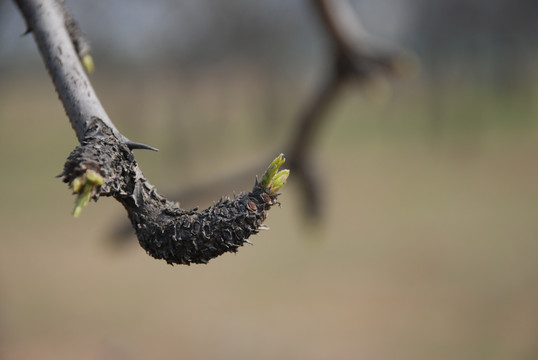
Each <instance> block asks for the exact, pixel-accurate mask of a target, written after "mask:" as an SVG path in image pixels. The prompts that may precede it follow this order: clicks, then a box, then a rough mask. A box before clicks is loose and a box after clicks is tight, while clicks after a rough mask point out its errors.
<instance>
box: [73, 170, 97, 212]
mask: <svg viewBox="0 0 538 360" xmlns="http://www.w3.org/2000/svg"><path fill="white" fill-rule="evenodd" d="M103 183H104V179H103V177H102V176H101V175H100V174H99V173H98V172H96V171H95V170H87V171H86V172H85V173H84V175H82V176H79V177H77V178H76V179H74V180H73V182H72V183H71V187H72V188H73V191H74V192H75V193H76V194H77V199H76V200H75V209H74V210H73V216H74V217H78V216H79V215H80V213H81V212H82V209H83V208H84V207H85V206H86V205H87V204H88V202H89V201H90V198H91V197H92V196H93V195H94V194H95V193H96V192H97V189H98V188H99V186H101V185H103Z"/></svg>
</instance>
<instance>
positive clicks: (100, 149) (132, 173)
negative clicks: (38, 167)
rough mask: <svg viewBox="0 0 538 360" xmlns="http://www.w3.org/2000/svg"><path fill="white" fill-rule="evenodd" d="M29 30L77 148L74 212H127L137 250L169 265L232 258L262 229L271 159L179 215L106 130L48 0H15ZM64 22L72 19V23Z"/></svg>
mask: <svg viewBox="0 0 538 360" xmlns="http://www.w3.org/2000/svg"><path fill="white" fill-rule="evenodd" d="M15 1H16V3H17V5H18V6H19V9H20V10H21V12H22V14H23V16H24V18H25V20H26V23H27V26H28V28H29V29H30V30H31V31H32V33H33V35H34V38H35V40H36V42H37V44H38V47H39V50H40V52H41V55H42V57H43V60H44V62H45V65H46V67H47V69H48V71H49V75H50V76H51V78H52V80H53V82H54V85H55V87H56V91H57V92H58V95H59V96H60V99H61V101H62V103H63V105H64V108H65V111H66V113H67V116H68V117H69V119H70V121H71V125H72V126H73V129H74V130H75V132H76V134H77V137H78V139H79V141H80V143H81V145H80V146H77V147H76V148H75V149H74V150H73V152H72V153H71V154H70V155H69V158H68V159H67V162H66V163H65V166H64V171H63V174H62V177H63V181H64V182H66V183H68V184H69V185H70V186H71V188H72V189H73V190H74V191H75V193H77V194H78V203H77V207H76V208H75V213H77V212H78V211H80V209H81V208H82V206H83V205H84V204H85V203H86V202H87V201H88V200H89V199H94V200H97V199H98V198H99V196H111V197H114V198H115V199H116V200H118V201H119V202H120V203H121V204H122V205H123V206H124V208H125V209H126V210H127V213H128V216H129V219H130V220H131V223H132V225H133V227H134V228H135V230H136V233H137V236H138V239H139V242H140V245H141V246H142V247H143V248H144V249H145V250H146V251H147V252H148V253H149V254H150V255H151V256H153V257H155V258H157V259H164V260H166V262H168V263H169V264H190V263H207V262H208V261H209V260H210V259H212V258H214V257H216V256H218V255H220V254H223V253H225V252H235V251H237V249H238V247H239V246H241V245H243V244H244V243H245V242H248V241H247V239H248V237H249V236H251V235H253V234H256V233H258V231H259V229H261V228H264V226H263V221H264V220H265V218H266V216H267V211H268V210H269V209H270V208H271V207H272V206H273V205H274V204H277V203H278V202H277V200H276V199H277V197H278V191H279V189H280V188H281V187H282V186H283V185H284V183H285V181H286V179H287V177H288V175H289V171H287V170H282V171H279V168H280V166H281V165H282V164H283V163H284V159H283V158H282V156H279V157H278V158H277V159H275V161H273V163H272V164H271V166H270V167H269V168H268V169H267V171H266V173H265V174H264V176H263V177H262V180H261V181H259V182H258V181H256V183H255V185H254V187H253V189H252V191H250V192H248V193H242V194H240V195H238V196H237V197H235V198H234V199H233V200H231V199H229V198H223V199H221V200H219V201H218V202H217V203H216V204H215V205H214V206H212V207H209V208H208V209H205V210H203V211H200V212H198V211H196V209H194V210H184V209H181V208H180V207H179V205H178V204H177V203H174V202H171V201H168V200H166V199H165V198H163V197H162V196H160V195H159V194H158V193H157V192H156V190H155V188H154V186H153V185H151V184H150V183H149V182H148V181H147V180H146V178H145V177H144V175H143V174H142V171H141V170H140V168H139V167H138V165H137V163H136V161H135V158H134V155H133V153H132V151H131V150H132V149H133V148H150V147H148V146H145V145H142V144H137V143H133V142H131V141H129V140H128V139H127V138H126V137H125V136H124V135H122V134H121V133H120V132H119V131H118V130H117V129H116V127H115V126H114V124H113V123H112V121H111V120H110V118H109V117H108V115H107V114H106V112H105V110H104V109H103V107H102V106H101V103H100V102H99V99H98V98H97V96H96V94H95V92H94V91H93V88H92V86H91V83H90V81H89V79H88V78H87V76H86V74H85V72H84V70H83V68H82V66H81V63H80V59H79V57H78V55H77V51H76V49H75V47H74V45H73V41H74V39H73V38H72V37H71V35H70V33H69V31H68V29H67V21H66V15H65V14H66V13H65V10H64V9H63V7H62V6H61V4H60V3H59V2H58V1H56V0H15ZM69 21H74V20H73V19H72V18H71V19H69Z"/></svg>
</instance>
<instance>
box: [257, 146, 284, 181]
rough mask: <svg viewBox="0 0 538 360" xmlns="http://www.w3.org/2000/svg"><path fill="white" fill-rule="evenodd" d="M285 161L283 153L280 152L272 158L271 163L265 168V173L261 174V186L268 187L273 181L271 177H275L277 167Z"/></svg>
mask: <svg viewBox="0 0 538 360" xmlns="http://www.w3.org/2000/svg"><path fill="white" fill-rule="evenodd" d="M285 162H286V159H284V154H280V155H278V156H277V158H276V159H274V160H273V162H272V163H271V165H269V167H268V168H267V170H265V174H263V177H262V181H261V184H260V185H261V186H262V187H263V188H268V187H269V185H270V183H271V181H273V178H274V177H275V175H276V173H277V171H278V169H279V168H280V167H281V166H282V164H284V163H285Z"/></svg>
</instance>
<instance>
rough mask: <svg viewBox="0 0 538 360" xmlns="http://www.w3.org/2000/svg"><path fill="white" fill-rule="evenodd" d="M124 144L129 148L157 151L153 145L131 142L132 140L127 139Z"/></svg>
mask: <svg viewBox="0 0 538 360" xmlns="http://www.w3.org/2000/svg"><path fill="white" fill-rule="evenodd" d="M125 144H126V145H127V147H128V148H129V149H130V150H134V149H141V150H152V151H159V149H157V148H155V147H153V146H150V145H146V144H142V143H137V142H133V141H127V142H126V143H125Z"/></svg>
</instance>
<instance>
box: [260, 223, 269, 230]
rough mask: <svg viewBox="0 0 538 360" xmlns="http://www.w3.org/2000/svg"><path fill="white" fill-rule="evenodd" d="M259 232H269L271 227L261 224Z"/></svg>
mask: <svg viewBox="0 0 538 360" xmlns="http://www.w3.org/2000/svg"><path fill="white" fill-rule="evenodd" d="M258 230H269V226H267V225H265V224H261V225H260V227H259V228H258Z"/></svg>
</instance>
